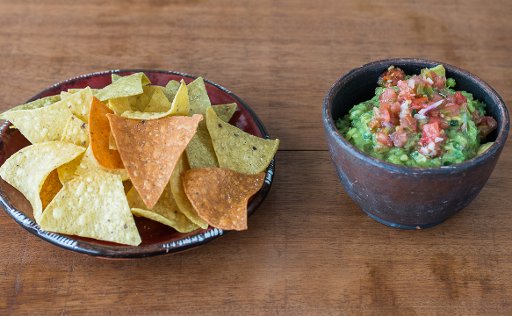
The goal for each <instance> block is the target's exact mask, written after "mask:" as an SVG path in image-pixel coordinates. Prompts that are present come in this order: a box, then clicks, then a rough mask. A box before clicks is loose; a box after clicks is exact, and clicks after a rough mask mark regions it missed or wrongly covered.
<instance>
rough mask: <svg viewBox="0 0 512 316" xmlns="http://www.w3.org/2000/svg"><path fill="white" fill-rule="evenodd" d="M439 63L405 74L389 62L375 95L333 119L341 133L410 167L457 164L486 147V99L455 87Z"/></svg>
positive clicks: (492, 123)
mask: <svg viewBox="0 0 512 316" xmlns="http://www.w3.org/2000/svg"><path fill="white" fill-rule="evenodd" d="M454 87H455V80H454V79H452V78H446V74H445V68H444V67H443V66H442V65H438V66H436V67H434V68H430V69H422V70H421V73H420V74H417V75H412V76H409V75H406V74H405V73H404V71H403V70H401V69H399V68H397V67H393V66H391V67H389V68H388V69H387V71H385V72H384V73H383V74H382V75H381V76H380V77H379V80H378V87H377V88H376V89H375V96H374V97H373V98H372V99H371V100H368V101H364V102H361V103H360V104H357V105H355V106H354V107H353V108H352V109H351V110H350V112H349V113H348V114H347V115H345V117H343V118H340V119H338V120H337V122H336V127H337V128H338V129H339V131H340V132H341V133H342V134H343V136H344V137H345V138H346V139H347V140H348V141H349V142H351V143H352V144H353V145H354V146H356V147H357V148H358V149H359V150H361V151H363V152H365V153H367V154H369V155H371V156H373V157H375V158H378V159H381V160H384V161H387V162H391V163H394V164H397V165H403V166H409V167H438V166H448V165H453V164H457V163H461V162H463V161H465V160H468V159H471V158H473V157H475V156H476V155H478V154H480V153H481V152H483V151H485V150H486V149H487V148H489V146H490V145H491V144H492V143H484V140H485V137H486V136H487V135H488V134H489V133H491V132H492V131H493V130H494V129H496V126H497V123H496V120H494V119H493V118H492V117H490V116H486V115H485V114H486V113H485V104H484V103H483V102H481V101H479V100H475V99H474V98H473V95H471V94H470V93H468V92H465V91H456V90H455V89H453V88H454Z"/></svg>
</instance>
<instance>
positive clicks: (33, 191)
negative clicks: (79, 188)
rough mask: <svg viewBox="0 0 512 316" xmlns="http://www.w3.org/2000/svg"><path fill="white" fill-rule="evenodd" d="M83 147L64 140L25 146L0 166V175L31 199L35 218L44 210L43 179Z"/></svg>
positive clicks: (76, 154) (73, 156) (78, 153)
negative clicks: (42, 196)
mask: <svg viewBox="0 0 512 316" xmlns="http://www.w3.org/2000/svg"><path fill="white" fill-rule="evenodd" d="M83 151H84V148H83V147H80V146H76V145H73V144H70V143H64V142H45V143H39V144H34V145H30V146H28V147H25V148H23V149H21V150H19V151H18V152H16V153H15V154H14V155H12V156H11V157H9V159H7V160H6V161H5V162H4V164H3V165H2V166H1V167H0V176H1V177H2V179H4V180H5V181H6V182H7V183H9V184H10V185H12V186H13V187H14V188H16V189H17V190H18V191H20V192H21V193H22V194H23V195H24V196H25V198H26V199H27V200H28V201H29V202H30V204H31V205H32V209H33V214H34V219H35V220H36V222H39V219H40V216H41V213H42V211H43V206H42V201H41V198H40V196H39V192H40V191H41V187H42V186H43V183H44V180H45V179H46V177H47V176H48V175H49V174H50V172H51V171H52V170H54V169H56V168H57V167H59V166H61V165H63V164H65V163H66V162H68V161H71V160H73V159H74V158H76V157H77V156H78V155H80V154H81V153H82V152H83Z"/></svg>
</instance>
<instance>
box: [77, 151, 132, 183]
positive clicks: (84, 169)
mask: <svg viewBox="0 0 512 316" xmlns="http://www.w3.org/2000/svg"><path fill="white" fill-rule="evenodd" d="M96 169H100V170H102V171H105V172H109V173H112V174H116V175H118V176H120V177H121V179H122V180H123V181H125V180H128V179H130V176H129V175H128V171H127V170H126V169H124V168H123V169H109V168H104V167H102V166H101V165H100V164H99V163H98V161H97V160H96V159H95V158H94V155H93V154H92V149H91V146H89V147H88V148H87V150H86V151H85V153H84V155H83V157H82V159H81V160H80V163H79V164H78V166H77V167H76V168H75V170H74V171H73V173H74V174H75V175H83V174H86V173H88V172H90V171H94V170H96Z"/></svg>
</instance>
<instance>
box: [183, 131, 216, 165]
mask: <svg viewBox="0 0 512 316" xmlns="http://www.w3.org/2000/svg"><path fill="white" fill-rule="evenodd" d="M186 153H187V158H188V161H189V164H190V167H191V168H192V169H196V168H209V167H218V166H219V162H218V160H217V156H216V155H215V150H214V149H213V144H212V139H211V137H210V133H209V132H208V128H207V127H206V122H205V121H202V122H200V123H199V126H198V127H197V132H196V134H195V135H194V137H193V138H192V140H191V141H190V143H189V144H188V146H187V149H186Z"/></svg>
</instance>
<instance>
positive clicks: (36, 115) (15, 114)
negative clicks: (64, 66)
mask: <svg viewBox="0 0 512 316" xmlns="http://www.w3.org/2000/svg"><path fill="white" fill-rule="evenodd" d="M71 115H72V113H71V111H70V110H69V108H68V106H67V104H66V103H64V101H59V102H57V103H54V104H52V105H48V106H45V107H41V108H37V109H34V110H20V111H8V112H4V113H2V114H1V115H0V118H2V119H4V120H8V121H10V122H11V123H12V124H13V125H14V126H15V127H16V128H17V129H19V131H20V132H21V134H23V136H25V138H26V139H28V140H29V141H30V142H31V143H32V144H36V143H42V142H47V141H59V140H60V139H61V138H62V132H63V131H64V127H65V126H66V123H67V122H68V120H69V118H70V117H71Z"/></svg>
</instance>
